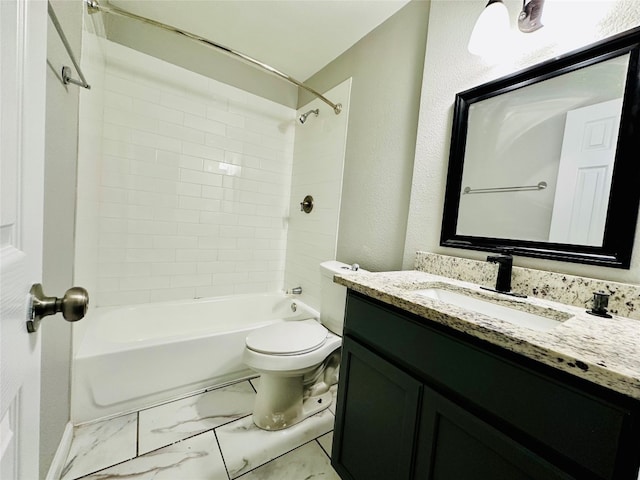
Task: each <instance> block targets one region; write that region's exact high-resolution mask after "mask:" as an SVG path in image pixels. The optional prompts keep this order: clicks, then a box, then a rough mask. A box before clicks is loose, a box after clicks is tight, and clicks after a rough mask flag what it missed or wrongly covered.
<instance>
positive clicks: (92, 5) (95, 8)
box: [85, 0, 342, 115]
mask: <svg viewBox="0 0 640 480" xmlns="http://www.w3.org/2000/svg"><path fill="white" fill-rule="evenodd" d="M85 3H86V4H87V11H88V12H89V13H96V12H99V11H101V12H104V13H111V14H114V15H120V16H121V17H127V18H132V19H134V20H138V21H139V22H143V23H146V24H149V25H153V26H154V27H159V28H162V29H163V30H168V31H170V32H173V33H178V34H180V35H182V36H184V37H187V38H190V39H191V40H195V41H197V42H199V43H202V44H203V45H206V46H207V47H211V48H215V49H216V50H220V51H222V52H224V53H226V54H227V55H231V56H233V57H237V58H240V59H241V60H244V61H245V62H248V63H250V64H252V65H254V66H257V67H260V68H262V69H263V70H266V71H267V72H269V73H272V74H274V75H276V76H278V77H280V78H282V79H284V80H286V81H288V82H289V83H292V84H294V85H296V86H297V87H300V88H302V89H304V90H306V91H307V92H309V93H311V94H313V95H315V96H316V97H318V98H319V99H320V100H322V101H323V102H324V103H326V104H327V105H329V106H330V107H331V108H332V109H333V111H334V113H335V114H336V115H338V114H339V113H340V112H341V111H342V104H340V103H333V102H332V101H331V100H328V99H327V98H325V97H324V96H323V95H322V94H320V93H318V92H316V91H315V90H314V89H313V88H311V87H308V86H307V85H305V84H304V83H302V82H299V81H298V80H296V79H295V78H293V77H290V76H289V75H287V74H286V73H282V72H281V71H279V70H276V69H275V68H273V67H272V66H270V65H267V64H266V63H263V62H260V61H258V60H256V59H255V58H252V57H250V56H248V55H245V54H244V53H240V52H237V51H235V50H233V49H231V48H229V47H225V46H224V45H220V44H219V43H216V42H213V41H211V40H207V39H206V38H204V37H201V36H199V35H196V34H194V33H189V32H187V31H185V30H181V29H179V28H176V27H173V26H171V25H167V24H165V23H161V22H157V21H155V20H151V19H150V18H146V17H142V16H140V15H136V14H135V13H131V12H127V11H126V10H122V9H121V8H118V7H115V6H113V5H110V6H108V7H105V6H103V5H100V4H99V3H98V2H97V0H85Z"/></svg>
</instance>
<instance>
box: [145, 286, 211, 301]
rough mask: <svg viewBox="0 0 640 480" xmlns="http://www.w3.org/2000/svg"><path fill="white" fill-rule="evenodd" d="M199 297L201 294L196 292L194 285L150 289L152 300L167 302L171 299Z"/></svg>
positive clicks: (150, 299)
mask: <svg viewBox="0 0 640 480" xmlns="http://www.w3.org/2000/svg"><path fill="white" fill-rule="evenodd" d="M197 297H199V295H198V294H197V293H196V289H195V288H194V287H184V288H175V287H172V288H164V289H160V290H155V289H154V290H149V301H150V302H166V301H170V300H184V299H185V298H197Z"/></svg>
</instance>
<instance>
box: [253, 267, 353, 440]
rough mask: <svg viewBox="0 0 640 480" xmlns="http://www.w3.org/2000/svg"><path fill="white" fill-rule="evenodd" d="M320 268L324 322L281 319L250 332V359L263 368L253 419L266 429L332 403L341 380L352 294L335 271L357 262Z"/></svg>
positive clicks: (291, 422)
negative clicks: (344, 331)
mask: <svg viewBox="0 0 640 480" xmlns="http://www.w3.org/2000/svg"><path fill="white" fill-rule="evenodd" d="M320 270H321V274H322V279H321V280H322V282H323V283H322V294H321V296H322V299H321V302H320V303H321V309H320V322H319V321H318V320H316V319H307V320H299V321H288V322H280V323H276V324H273V325H269V326H267V327H263V328H259V329H257V330H254V331H253V332H251V333H250V334H249V335H248V336H247V338H246V342H245V343H246V347H245V349H244V354H243V358H244V362H245V364H246V365H247V366H248V367H249V368H251V369H252V370H254V371H256V372H258V373H260V385H259V386H258V389H257V390H258V393H257V395H256V399H255V403H254V408H253V422H254V423H255V424H256V426H258V427H259V428H262V429H264V430H281V429H283V428H287V427H290V426H292V425H295V424H296V423H298V422H300V421H302V420H304V419H305V418H307V417H309V416H311V415H313V414H315V413H318V412H320V411H322V410H324V409H325V408H328V407H329V406H330V405H331V402H332V394H331V392H330V390H329V389H330V388H331V386H332V385H335V384H336V383H338V372H339V367H340V352H341V349H340V347H341V345H342V338H341V335H342V325H343V322H344V305H345V298H346V288H345V287H343V286H341V285H338V284H335V283H333V275H334V274H336V273H341V274H342V273H346V272H349V271H351V267H350V266H349V265H346V264H343V263H340V262H336V261H329V262H323V263H322V264H321V266H320ZM323 310H324V311H323ZM323 318H324V319H326V321H323ZM323 324H325V325H326V326H325V325H323ZM327 327H329V328H327ZM330 330H332V331H330Z"/></svg>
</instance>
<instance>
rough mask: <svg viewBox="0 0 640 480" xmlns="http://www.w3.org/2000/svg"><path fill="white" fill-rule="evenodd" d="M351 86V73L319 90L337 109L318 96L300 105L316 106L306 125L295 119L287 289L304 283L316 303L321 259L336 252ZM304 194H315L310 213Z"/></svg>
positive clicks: (307, 295)
mask: <svg viewBox="0 0 640 480" xmlns="http://www.w3.org/2000/svg"><path fill="white" fill-rule="evenodd" d="M350 92H351V80H350V79H349V80H345V81H344V82H342V83H341V84H340V85H338V86H337V87H334V88H332V89H331V90H329V91H328V92H326V93H324V94H323V95H324V96H325V97H326V98H328V99H329V100H331V101H332V102H334V103H341V104H342V112H341V113H340V114H339V115H336V114H335V113H334V112H333V109H332V108H331V107H329V106H328V105H327V104H325V103H324V102H322V101H321V100H318V99H316V100H313V101H312V102H309V103H308V104H306V105H305V106H303V107H302V108H300V109H299V110H298V116H299V115H300V114H301V113H304V112H307V111H309V110H312V109H316V108H317V109H318V110H319V113H318V116H317V117H316V116H315V115H314V114H311V115H309V117H308V118H307V121H306V122H305V123H304V125H301V124H300V123H299V122H297V124H296V138H295V147H294V164H293V178H292V182H291V185H292V187H291V200H290V203H289V212H290V213H289V230H288V234H287V237H288V240H287V257H286V269H285V271H286V273H285V289H287V290H289V289H291V288H293V287H297V286H302V297H301V298H302V300H303V301H305V302H306V303H308V304H309V305H311V306H312V307H313V308H316V309H319V308H320V263H321V262H323V261H325V260H335V258H336V242H337V238H338V218H339V216H340V199H341V193H342V175H343V169H344V155H345V145H346V140H347V122H348V120H349V97H350ZM307 195H311V196H312V197H313V200H314V206H313V210H312V211H311V212H310V213H308V214H307V213H304V212H301V211H300V202H302V201H303V199H304V197H306V196H307Z"/></svg>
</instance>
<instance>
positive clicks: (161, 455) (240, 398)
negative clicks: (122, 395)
mask: <svg viewBox="0 0 640 480" xmlns="http://www.w3.org/2000/svg"><path fill="white" fill-rule="evenodd" d="M258 380H259V379H251V380H249V381H247V380H245V381H242V382H238V383H235V384H232V385H228V386H225V387H222V388H218V389H213V390H209V391H206V392H204V393H200V394H197V395H193V396H190V397H187V398H183V399H180V400H176V401H174V402H170V403H166V404H163V405H159V406H156V407H152V408H149V409H146V410H141V411H139V412H135V413H131V414H128V415H123V416H120V417H116V418H112V419H109V420H105V421H100V422H95V423H91V424H86V425H80V426H78V427H76V428H75V429H74V434H73V441H72V444H71V448H70V451H69V455H68V457H67V461H66V463H65V467H64V470H63V472H62V476H61V480H75V479H83V480H85V479H86V480H90V479H91V480H107V479H114V480H115V479H123V478H126V479H128V480H129V479H132V480H133V479H135V480H151V479H153V480H177V479H180V480H201V479H202V480H205V479H206V480H234V479H236V478H237V479H240V480H302V479H313V478H322V479H323V480H340V477H339V476H338V475H337V474H336V473H335V471H334V470H333V468H332V467H331V464H330V460H329V454H330V452H331V441H332V435H333V423H334V414H335V410H334V407H335V391H334V403H333V404H332V405H331V407H330V408H329V409H327V410H324V411H322V412H320V413H318V414H316V415H314V416H312V417H309V418H307V419H305V420H304V421H302V422H300V423H299V424H297V425H294V426H292V427H290V428H287V429H285V430H280V431H276V432H267V431H264V430H260V429H259V428H257V427H256V426H255V425H254V424H253V421H252V420H251V410H252V408H253V401H254V397H255V392H256V387H258V386H259V382H258ZM334 389H335V387H334Z"/></svg>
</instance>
